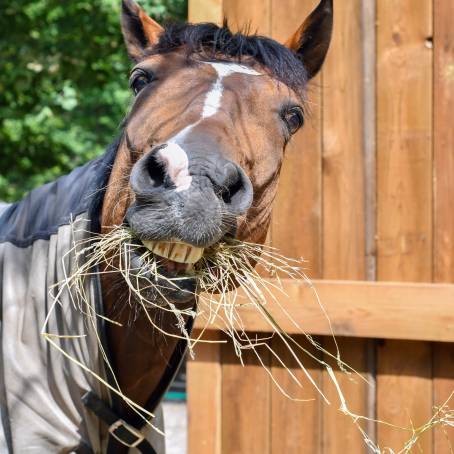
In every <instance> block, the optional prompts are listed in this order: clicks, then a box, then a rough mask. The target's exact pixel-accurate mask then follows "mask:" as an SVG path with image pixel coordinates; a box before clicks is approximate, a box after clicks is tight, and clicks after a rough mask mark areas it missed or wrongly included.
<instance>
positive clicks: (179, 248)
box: [142, 240, 204, 270]
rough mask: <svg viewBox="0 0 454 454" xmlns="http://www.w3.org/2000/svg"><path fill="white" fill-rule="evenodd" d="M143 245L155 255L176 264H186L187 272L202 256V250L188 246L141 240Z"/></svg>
mask: <svg viewBox="0 0 454 454" xmlns="http://www.w3.org/2000/svg"><path fill="white" fill-rule="evenodd" d="M142 243H143V245H144V246H145V247H146V248H147V249H148V250H150V251H151V252H153V253H154V254H156V255H159V256H161V257H164V258H167V259H169V260H172V261H174V262H178V263H187V264H188V265H190V266H188V267H187V270H190V269H192V264H194V263H196V262H198V261H199V260H200V259H201V258H202V255H203V251H204V249H203V248H199V247H194V246H191V245H190V244H184V243H176V242H168V241H150V240H142Z"/></svg>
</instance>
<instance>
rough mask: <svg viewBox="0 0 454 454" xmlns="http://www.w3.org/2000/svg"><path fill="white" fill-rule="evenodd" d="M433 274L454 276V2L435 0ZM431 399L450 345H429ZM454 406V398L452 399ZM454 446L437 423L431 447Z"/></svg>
mask: <svg viewBox="0 0 454 454" xmlns="http://www.w3.org/2000/svg"><path fill="white" fill-rule="evenodd" d="M434 8H435V10H434V170H435V179H434V183H435V186H434V205H435V206H434V260H433V262H434V280H435V281H436V282H454V210H453V209H452V197H450V193H451V192H452V188H453V184H454V153H453V152H452V150H453V149H454V128H453V127H452V106H453V105H454V29H453V27H452V17H454V3H453V2H452V1H451V0H439V1H436V2H435V3H434ZM433 355H434V358H433V364H434V366H433V367H434V370H433V389H434V405H435V406H438V405H441V404H442V403H443V402H444V401H445V400H446V399H447V398H448V397H449V395H450V394H451V393H452V392H453V391H454V346H453V345H448V344H434V346H433ZM450 408H454V400H453V401H451V402H450ZM453 450H454V428H452V427H451V428H449V429H437V430H436V431H435V433H434V453H435V454H448V453H452V452H453Z"/></svg>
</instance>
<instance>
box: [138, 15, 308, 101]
mask: <svg viewBox="0 0 454 454" xmlns="http://www.w3.org/2000/svg"><path fill="white" fill-rule="evenodd" d="M177 48H184V49H185V51H186V52H187V54H188V56H191V55H196V54H197V55H200V57H201V58H203V59H210V60H216V61H231V60H232V59H233V60H236V61H238V62H241V61H243V60H248V59H253V60H254V61H256V62H257V63H259V64H260V65H262V66H263V67H265V68H266V69H267V70H268V71H269V72H270V74H271V75H272V76H273V77H275V78H276V79H278V80H279V81H281V82H282V83H284V84H285V85H287V86H289V87H290V88H292V89H293V90H294V91H296V92H297V93H299V94H302V90H303V88H304V87H305V85H306V82H307V73H306V70H305V69H304V66H303V63H302V62H301V60H300V59H299V58H298V57H297V55H296V54H295V53H294V52H292V51H291V50H290V49H288V48H287V47H285V46H283V45H282V44H279V43H278V42H277V41H275V40H273V39H270V38H266V37H265V36H259V35H252V34H249V32H248V31H247V30H246V31H243V32H238V33H232V31H231V30H230V29H229V27H228V24H227V22H226V21H224V24H223V26H222V27H219V26H218V25H216V24H212V23H201V24H189V23H171V24H168V25H167V26H166V27H165V29H164V32H163V33H162V34H161V36H160V39H159V42H158V44H157V45H156V46H154V47H153V48H152V49H150V50H149V51H148V52H146V55H152V54H164V53H167V52H171V51H173V50H175V49H177Z"/></svg>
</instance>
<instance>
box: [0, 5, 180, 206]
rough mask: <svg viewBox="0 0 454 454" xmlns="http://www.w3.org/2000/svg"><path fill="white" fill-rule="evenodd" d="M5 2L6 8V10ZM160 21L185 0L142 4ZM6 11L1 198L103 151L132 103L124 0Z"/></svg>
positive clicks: (175, 15) (1, 28)
mask: <svg viewBox="0 0 454 454" xmlns="http://www.w3.org/2000/svg"><path fill="white" fill-rule="evenodd" d="M5 4H6V5H5ZM140 4H141V5H142V6H143V7H144V8H145V9H146V10H147V12H149V13H150V14H151V15H152V16H153V17H154V18H155V19H156V20H158V21H160V22H162V21H168V20H175V19H177V20H178V19H185V18H186V17H187V0H141V1H140ZM1 9H2V13H1V14H0V62H1V63H0V68H1V69H0V150H1V151H0V153H1V154H0V156H1V158H0V200H3V201H7V202H11V201H15V200H17V199H19V198H21V197H22V196H23V195H24V194H25V193H26V192H28V191H29V190H30V189H32V188H34V187H36V186H39V185H41V184H43V183H46V182H48V181H51V180H53V179H55V178H56V177H57V176H59V175H62V174H65V173H67V172H68V171H69V170H71V169H72V168H74V167H76V166H78V165H80V164H82V163H84V162H87V161H88V160H90V159H92V158H93V157H94V156H96V155H98V154H99V153H101V152H102V151H103V150H104V149H105V148H106V147H107V145H108V144H109V143H110V142H111V141H112V140H113V138H114V137H115V135H116V134H117V131H118V125H119V124H120V122H121V120H122V118H123V116H124V115H125V112H126V110H127V108H128V104H129V102H130V99H131V98H130V90H129V88H128V75H129V69H130V67H131V64H130V62H129V61H128V57H127V55H126V51H125V48H124V46H123V39H122V37H121V31H120V27H119V17H120V1H119V0H71V1H69V2H62V1H60V0H15V1H8V2H5V3H3V5H2V8H1Z"/></svg>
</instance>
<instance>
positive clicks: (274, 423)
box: [271, 336, 322, 454]
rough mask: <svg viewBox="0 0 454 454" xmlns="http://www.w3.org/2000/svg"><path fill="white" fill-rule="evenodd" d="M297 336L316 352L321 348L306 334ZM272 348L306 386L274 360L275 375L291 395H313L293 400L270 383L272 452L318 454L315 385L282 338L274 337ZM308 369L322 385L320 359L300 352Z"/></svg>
mask: <svg viewBox="0 0 454 454" xmlns="http://www.w3.org/2000/svg"><path fill="white" fill-rule="evenodd" d="M295 340H296V341H297V342H299V343H300V345H302V346H304V347H305V348H307V349H308V350H310V351H311V352H312V353H314V354H315V356H318V357H320V352H313V350H314V349H313V348H312V347H311V346H310V345H309V343H308V342H307V340H306V338H305V337H304V336H295ZM272 346H273V350H274V351H276V352H277V353H279V356H280V358H281V360H282V361H283V362H284V363H285V364H286V365H287V366H288V367H289V368H290V370H291V371H292V373H293V374H294V375H295V376H296V377H297V378H298V380H300V382H301V384H302V385H303V388H301V387H299V386H298V384H297V383H295V381H294V380H292V379H291V377H290V375H289V374H288V372H287V371H286V370H285V369H284V368H283V367H282V366H281V365H280V364H279V362H278V360H277V359H274V360H273V376H274V378H275V379H276V381H277V382H278V383H279V384H280V385H281V386H282V387H283V388H284V390H285V391H286V392H287V393H288V394H289V395H290V396H291V397H294V398H297V399H311V400H310V401H308V402H297V401H292V400H290V399H289V398H288V397H286V396H284V395H283V394H282V392H281V391H280V390H279V389H278V388H277V386H274V385H273V384H272V385H271V386H272V388H271V452H272V453H273V454H280V453H283V452H285V453H286V454H300V453H302V452H307V453H311V454H316V453H318V452H320V447H321V431H320V428H319V426H320V417H321V400H320V395H319V393H318V391H317V390H316V388H315V387H314V385H313V384H312V383H310V381H309V380H308V378H307V377H306V375H305V374H304V372H303V371H302V370H301V369H300V368H299V367H298V365H297V363H296V360H295V359H294V358H293V357H292V355H291V354H290V353H289V352H288V350H287V349H286V348H285V346H283V342H282V341H281V340H279V339H277V338H275V339H273V343H272ZM298 356H299V359H300V360H301V362H302V363H303V364H304V366H305V368H306V370H307V371H308V373H309V374H310V375H311V377H312V378H313V380H314V381H315V383H317V385H318V386H319V387H321V379H322V373H321V369H320V365H319V363H318V362H317V361H316V360H314V359H312V358H310V357H309V356H307V355H303V354H301V355H298Z"/></svg>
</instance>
